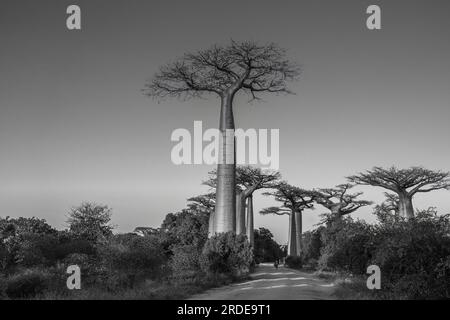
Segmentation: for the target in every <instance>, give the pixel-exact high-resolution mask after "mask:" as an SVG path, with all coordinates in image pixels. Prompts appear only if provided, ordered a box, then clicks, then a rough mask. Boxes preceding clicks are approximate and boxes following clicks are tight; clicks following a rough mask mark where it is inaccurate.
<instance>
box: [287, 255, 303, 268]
mask: <svg viewBox="0 0 450 320" xmlns="http://www.w3.org/2000/svg"><path fill="white" fill-rule="evenodd" d="M285 262H286V265H287V266H288V267H289V268H292V269H301V268H302V266H303V259H302V257H295V256H287V257H286V260H285Z"/></svg>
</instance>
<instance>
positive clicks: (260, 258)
mask: <svg viewBox="0 0 450 320" xmlns="http://www.w3.org/2000/svg"><path fill="white" fill-rule="evenodd" d="M254 234H255V245H254V251H253V254H254V256H255V261H256V262H258V263H259V262H273V261H275V260H276V259H279V258H281V257H282V256H283V252H282V251H281V249H280V246H279V245H278V243H276V241H275V240H274V239H273V234H272V232H270V230H268V229H266V228H259V230H255V233H254Z"/></svg>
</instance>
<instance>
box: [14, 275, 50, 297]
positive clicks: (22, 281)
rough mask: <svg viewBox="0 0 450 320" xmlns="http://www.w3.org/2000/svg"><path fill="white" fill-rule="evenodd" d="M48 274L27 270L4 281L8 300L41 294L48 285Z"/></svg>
mask: <svg viewBox="0 0 450 320" xmlns="http://www.w3.org/2000/svg"><path fill="white" fill-rule="evenodd" d="M50 278H51V276H50V275H49V273H48V272H45V271H42V270H39V269H27V270H25V271H23V272H20V273H16V274H15V275H13V276H11V277H10V278H9V279H8V280H7V281H6V290H5V293H6V294H7V295H8V297H9V298H12V299H17V298H30V297H34V296H37V295H39V294H42V293H43V292H44V291H45V290H46V289H47V288H48V287H49V285H50V282H51V281H50Z"/></svg>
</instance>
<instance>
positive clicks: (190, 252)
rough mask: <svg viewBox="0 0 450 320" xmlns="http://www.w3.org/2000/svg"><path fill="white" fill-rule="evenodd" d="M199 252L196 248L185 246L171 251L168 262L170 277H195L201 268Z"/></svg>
mask: <svg viewBox="0 0 450 320" xmlns="http://www.w3.org/2000/svg"><path fill="white" fill-rule="evenodd" d="M201 260H202V255H201V251H199V250H198V248H197V247H196V246H193V245H186V246H180V247H177V248H174V249H173V256H172V258H171V260H170V269H171V273H172V277H174V278H176V279H186V278H193V277H196V276H197V275H198V274H199V272H200V271H201V267H202V262H201Z"/></svg>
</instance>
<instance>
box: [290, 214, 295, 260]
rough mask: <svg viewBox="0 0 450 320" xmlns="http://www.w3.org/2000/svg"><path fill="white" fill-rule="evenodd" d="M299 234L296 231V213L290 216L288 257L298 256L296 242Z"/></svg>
mask: <svg viewBox="0 0 450 320" xmlns="http://www.w3.org/2000/svg"><path fill="white" fill-rule="evenodd" d="M296 234H297V232H296V230H295V213H294V212H292V213H291V214H290V215H289V240H288V256H294V257H295V256H297V241H296V240H295V238H296V237H295V236H296Z"/></svg>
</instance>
